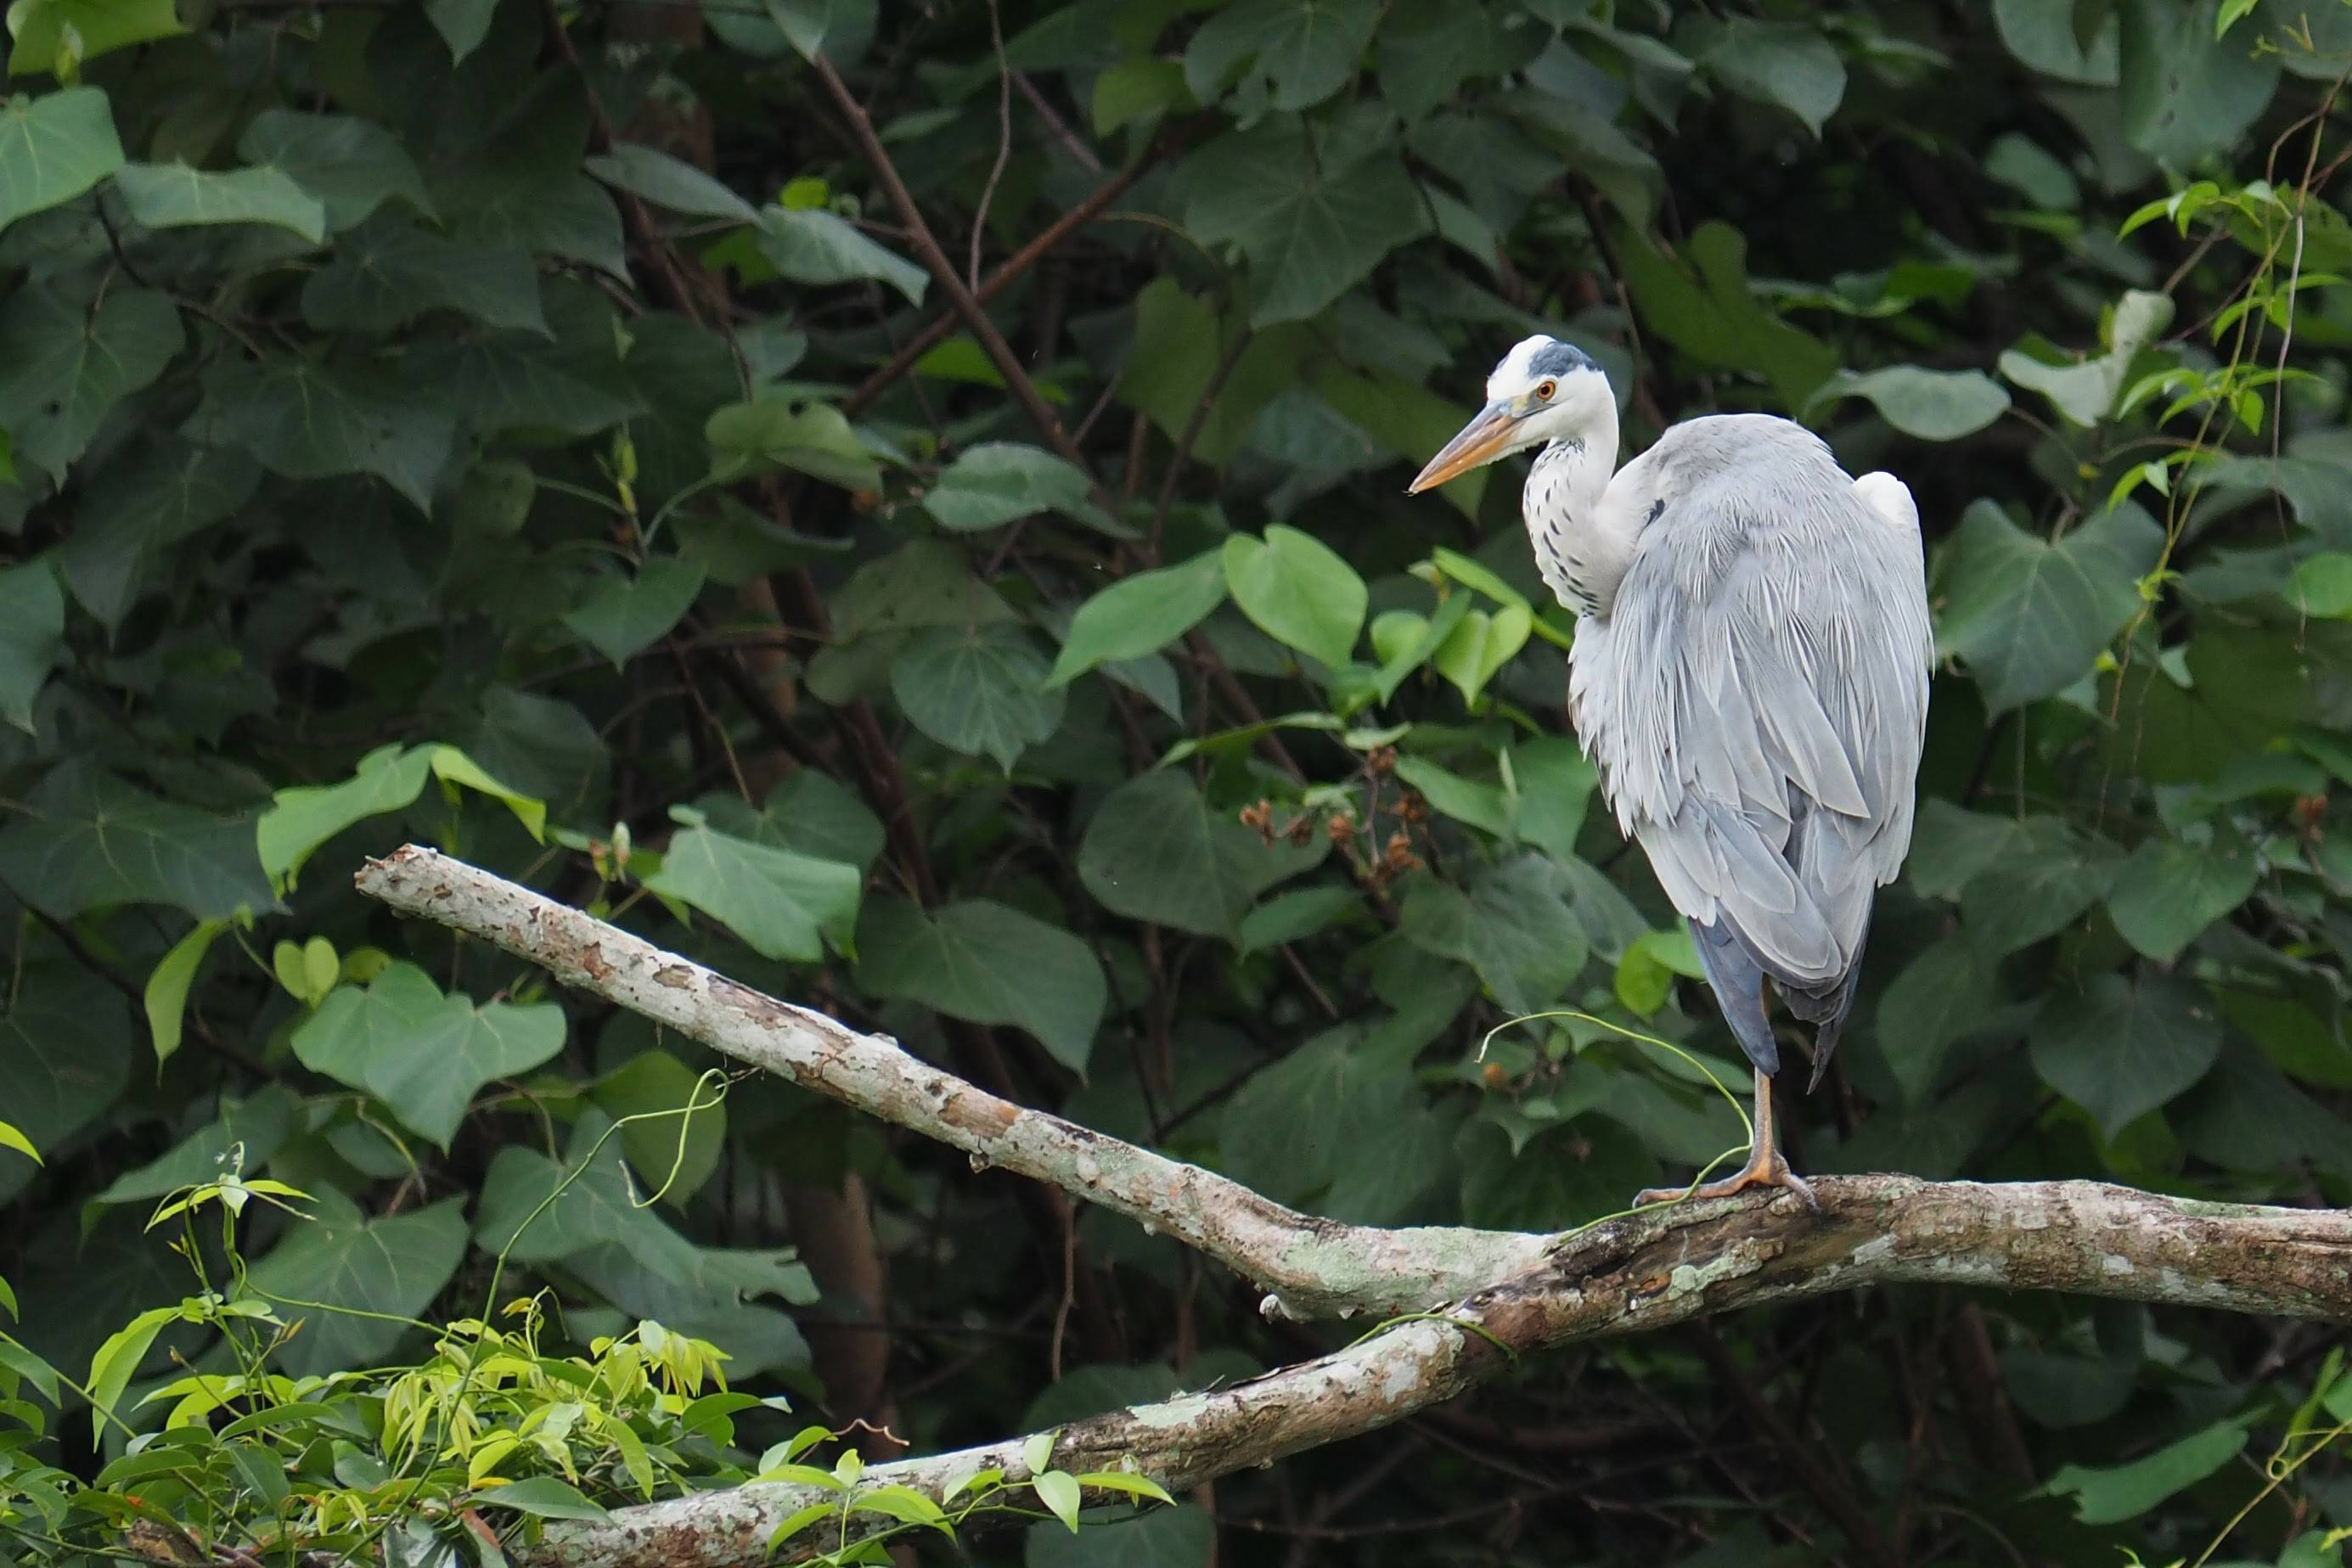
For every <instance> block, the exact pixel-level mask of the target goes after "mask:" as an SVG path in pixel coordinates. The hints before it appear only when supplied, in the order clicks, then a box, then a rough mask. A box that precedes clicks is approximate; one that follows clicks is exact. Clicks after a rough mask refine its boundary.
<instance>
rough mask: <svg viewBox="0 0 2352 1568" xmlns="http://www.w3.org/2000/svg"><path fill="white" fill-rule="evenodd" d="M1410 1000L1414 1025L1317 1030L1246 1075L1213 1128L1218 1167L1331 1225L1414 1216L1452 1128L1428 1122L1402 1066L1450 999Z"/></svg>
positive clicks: (1445, 1170)
mask: <svg viewBox="0 0 2352 1568" xmlns="http://www.w3.org/2000/svg"><path fill="white" fill-rule="evenodd" d="M1420 1000H1421V1001H1422V1003H1423V1016H1421V1017H1419V1018H1416V1019H1405V1018H1403V1017H1402V1016H1392V1017H1391V1018H1389V1019H1384V1020H1383V1021H1381V1022H1380V1023H1377V1024H1374V1025H1372V1026H1370V1027H1369V1028H1367V1027H1365V1026H1361V1025H1344V1026H1341V1027H1339V1028H1337V1029H1331V1030H1325V1031H1324V1032H1323V1033H1322V1034H1319V1035H1318V1036H1316V1037H1315V1038H1314V1039H1312V1040H1308V1041H1307V1043H1306V1044H1304V1045H1302V1046H1299V1047H1298V1048H1297V1049H1296V1050H1294V1051H1291V1052H1290V1053H1289V1054H1288V1055H1286V1056H1285V1057H1283V1058H1282V1060H1280V1061H1276V1062H1275V1063H1273V1064H1272V1065H1271V1066H1268V1067H1265V1068H1261V1069H1259V1070H1258V1071H1255V1072H1253V1073H1252V1074H1251V1075H1250V1078H1249V1080H1248V1082H1245V1083H1244V1084H1243V1086H1242V1088H1241V1090H1240V1091H1239V1092H1237V1093H1235V1094H1234V1097H1233V1100H1232V1101H1231V1103H1228V1104H1227V1106H1226V1107H1225V1111H1224V1113H1223V1116H1222V1117H1221V1118H1220V1119H1219V1121H1218V1124H1217V1145H1218V1149H1219V1152H1220V1155H1221V1156H1222V1158H1221V1162H1220V1164H1221V1167H1222V1168H1223V1170H1224V1171H1225V1172H1226V1173H1227V1174H1229V1175H1230V1176H1233V1177H1234V1179H1235V1180H1237V1181H1240V1182H1244V1183H1245V1184H1246V1185H1248V1186H1251V1187H1254V1188H1255V1189H1256V1190H1257V1191H1259V1192H1262V1193H1264V1194H1265V1195H1266V1196H1267V1197H1272V1198H1274V1199H1276V1201H1278V1202H1283V1203H1293V1204H1303V1205H1307V1206H1310V1207H1313V1208H1314V1210H1315V1212H1317V1213H1318V1214H1323V1215H1328V1216H1329V1217H1331V1218H1337V1219H1345V1220H1349V1221H1353V1222H1356V1223H1360V1224H1367V1225H1382V1224H1392V1223H1395V1222H1398V1221H1400V1220H1402V1219H1404V1218H1406V1217H1407V1216H1408V1215H1411V1214H1412V1213H1415V1212H1419V1211H1420V1209H1421V1206H1422V1204H1423V1200H1424V1199H1425V1198H1426V1197H1427V1196H1428V1195H1429V1194H1430V1193H1431V1192H1432V1191H1433V1189H1434V1188H1435V1187H1436V1186H1438V1184H1439V1183H1441V1182H1442V1181H1444V1179H1445V1178H1446V1177H1447V1176H1449V1175H1450V1174H1451V1171H1452V1153H1451V1149H1450V1145H1451V1142H1452V1139H1453V1137H1454V1124H1453V1123H1452V1121H1451V1119H1450V1118H1448V1117H1446V1116H1444V1115H1443V1114H1433V1107H1432V1106H1431V1105H1430V1103H1428V1102H1427V1100H1426V1099H1425V1097H1424V1096H1423V1093H1422V1092H1421V1090H1420V1088H1419V1087H1418V1086H1417V1085H1416V1084H1415V1082H1414V1081H1413V1074H1412V1058H1413V1057H1414V1056H1415V1055H1416V1054H1418V1053H1419V1051H1420V1050H1421V1048H1422V1047H1423V1046H1424V1045H1426V1044H1428V1043H1429V1040H1430V1038H1431V1037H1432V1036H1433V1034H1435V1033H1436V1032H1437V1030H1438V1029H1440V1028H1442V1027H1443V1025H1444V1021H1445V1017H1446V1015H1448V1014H1450V1013H1451V1011H1452V1010H1454V1008H1456V1007H1458V1006H1459V1004H1460V1002H1461V1000H1462V993H1461V992H1460V991H1458V990H1457V991H1455V992H1454V993H1452V994H1451V995H1447V994H1444V992H1443V991H1442V989H1434V988H1433V990H1432V991H1430V992H1429V993H1427V994H1426V995H1425V996H1424V997H1423V998H1420ZM1433 1019H1434V1020H1435V1021H1432V1020H1433Z"/></svg>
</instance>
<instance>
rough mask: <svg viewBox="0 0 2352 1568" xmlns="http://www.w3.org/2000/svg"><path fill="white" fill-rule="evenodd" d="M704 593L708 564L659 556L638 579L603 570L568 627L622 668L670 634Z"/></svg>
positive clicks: (646, 563)
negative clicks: (703, 564) (705, 571)
mask: <svg viewBox="0 0 2352 1568" xmlns="http://www.w3.org/2000/svg"><path fill="white" fill-rule="evenodd" d="M701 592H702V563H701V562H700V561H698V560H689V559H687V558H685V557H683V556H674V555H660V556H655V557H652V558H651V559H647V560H646V561H644V562H643V563H641V564H640V565H639V566H638V568H637V574H636V576H635V577H624V576H622V575H621V574H620V573H619V572H614V571H600V572H598V573H597V574H596V575H595V577H594V579H593V580H592V581H591V583H590V585H589V588H588V591H587V592H586V593H584V594H583V595H582V596H581V599H580V603H579V605H578V607H577V608H575V609H572V610H570V611H567V612H564V616H563V623H564V624H565V625H566V626H569V627H570V628H572V632H574V633H575V634H576V635H577V636H578V637H579V639H580V640H581V641H582V642H583V643H587V644H588V645H589V646H590V647H592V648H593V649H595V650H596V651H597V652H598V653H602V654H604V657H606V658H608V659H610V660H612V661H613V667H614V669H619V668H620V667H621V666H623V665H624V664H627V663H628V662H629V661H630V660H631V659H632V658H634V657H635V656H636V655H637V654H638V653H643V652H644V651H645V650H646V649H647V648H649V647H651V646H653V644H654V643H657V642H659V641H660V640H661V639H662V638H664V637H666V636H667V635H668V634H669V632H670V630H671V628H673V627H675V626H676V625H677V623H678V622H679V621H680V620H682V619H684V617H685V615H686V612H688V610H691V609H692V608H694V601H695V599H696V598H697V597H698V595H699V594H700V593H701Z"/></svg>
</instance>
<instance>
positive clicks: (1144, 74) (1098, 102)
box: [1092, 60, 1192, 140]
mask: <svg viewBox="0 0 2352 1568" xmlns="http://www.w3.org/2000/svg"><path fill="white" fill-rule="evenodd" d="M1191 103H1192V95H1191V94H1190V93H1189V92H1187V91H1186V90H1185V88H1184V68H1183V67H1182V66H1180V65H1178V64H1177V63H1176V62H1175V61H1173V60H1121V61H1120V62H1119V63H1118V64H1117V65H1115V66H1113V67H1111V68H1109V69H1108V70H1107V71H1105V72H1103V73H1102V74H1101V75H1100V76H1098V77H1097V78H1095V91H1094V99H1093V103H1092V109H1093V114H1094V127H1095V134H1096V135H1097V137H1100V138H1103V139H1104V140H1108V139H1109V138H1110V137H1111V136H1112V135H1113V134H1114V133H1115V132H1117V131H1119V130H1120V129H1121V128H1122V127H1124V126H1127V125H1130V124H1133V123H1134V122H1136V121H1137V120H1150V118H1151V117H1152V116H1154V115H1157V114H1162V113H1165V112H1166V111H1167V110H1170V109H1172V108H1177V107H1180V106H1190V104H1191Z"/></svg>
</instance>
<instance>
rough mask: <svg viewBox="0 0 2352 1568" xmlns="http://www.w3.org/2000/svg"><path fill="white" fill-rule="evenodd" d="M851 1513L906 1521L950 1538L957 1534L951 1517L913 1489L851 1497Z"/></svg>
mask: <svg viewBox="0 0 2352 1568" xmlns="http://www.w3.org/2000/svg"><path fill="white" fill-rule="evenodd" d="M849 1511H850V1512H852V1513H878V1514H881V1515H883V1516H884V1517H885V1518H888V1519H897V1520H903V1521H906V1522H907V1523H908V1524H921V1525H929V1527H930V1528H931V1529H933V1530H936V1531H940V1532H941V1533H942V1534H945V1535H947V1536H950V1537H953V1536H954V1534H955V1529H954V1527H953V1526H951V1525H950V1524H949V1523H948V1516H947V1514H946V1512H945V1511H943V1510H942V1509H941V1508H940V1505H939V1504H938V1503H935V1502H933V1501H932V1500H930V1499H929V1498H927V1497H925V1496H924V1495H923V1494H922V1493H921V1492H919V1491H917V1490H915V1489H914V1488H912V1487H903V1486H887V1487H877V1488H875V1489H874V1490H870V1491H855V1492H852V1493H851V1494H850V1500H849Z"/></svg>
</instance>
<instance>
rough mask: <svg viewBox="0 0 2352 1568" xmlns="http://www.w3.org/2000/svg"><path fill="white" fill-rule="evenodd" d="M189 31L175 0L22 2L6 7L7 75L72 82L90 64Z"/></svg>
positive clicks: (56, 0) (46, 0) (55, 0)
mask: <svg viewBox="0 0 2352 1568" xmlns="http://www.w3.org/2000/svg"><path fill="white" fill-rule="evenodd" d="M187 30H188V29H187V28H186V27H184V26H181V24H180V18H179V16H178V15H177V7H176V6H174V5H173V0H21V3H20V4H17V5H11V6H10V7H9V8H8V31H9V32H10V33H11V34H13V35H15V41H14V43H13V44H12V45H11V47H10V48H9V52H8V74H9V75H10V76H12V77H26V76H40V75H45V74H46V75H49V76H54V77H57V78H59V79H61V80H70V79H71V78H73V76H74V75H75V74H76V73H77V72H78V71H79V69H80V68H81V65H82V62H84V61H86V60H94V59H96V58H97V57H99V56H100V55H108V54H112V53H113V52H114V51H115V50H117V49H127V48H129V47H131V45H133V44H145V43H152V42H153V41H154V40H155V39H157V38H172V37H179V36H180V35H181V34H183V33H185V32H186V31H187Z"/></svg>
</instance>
